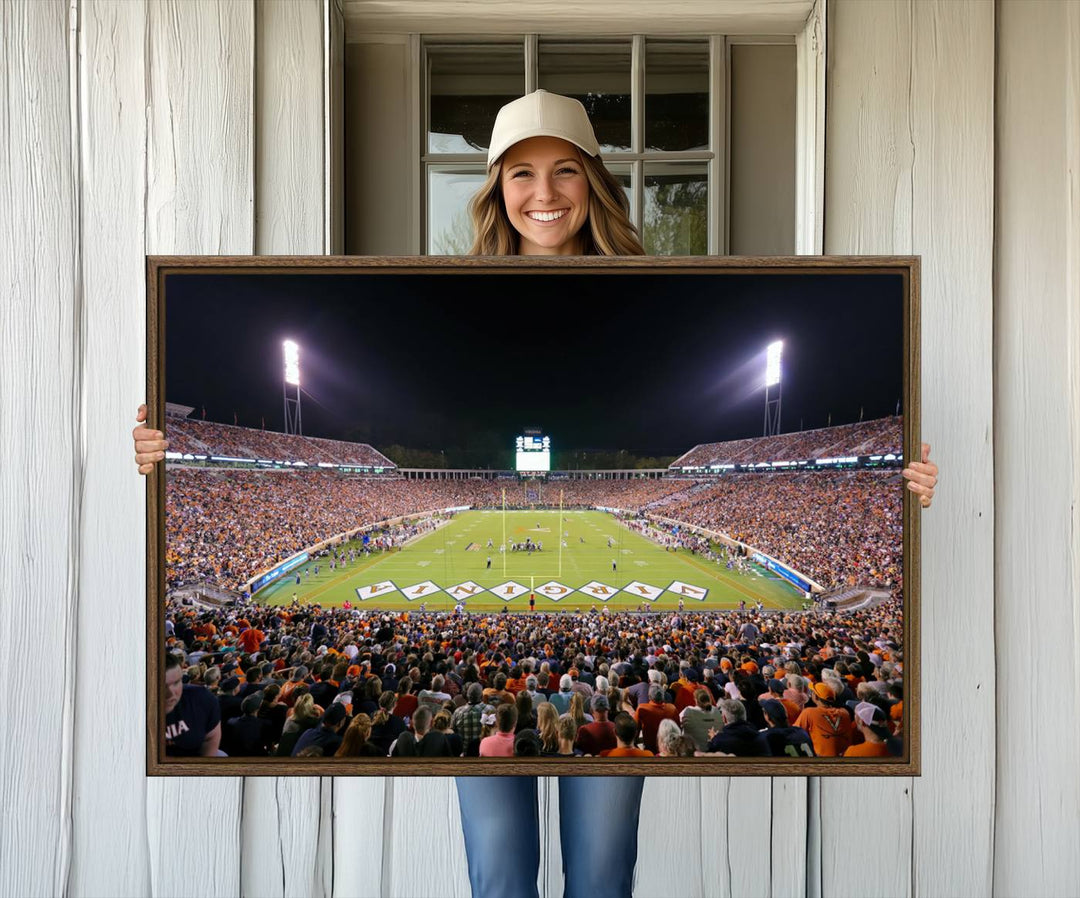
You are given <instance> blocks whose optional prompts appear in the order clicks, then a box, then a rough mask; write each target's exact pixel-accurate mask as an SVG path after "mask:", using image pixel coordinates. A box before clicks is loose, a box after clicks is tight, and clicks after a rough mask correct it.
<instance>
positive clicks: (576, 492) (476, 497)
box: [165, 467, 688, 590]
mask: <svg viewBox="0 0 1080 898" xmlns="http://www.w3.org/2000/svg"><path fill="white" fill-rule="evenodd" d="M687 485H688V484H687V483H685V482H681V481H663V480H603V481H588V480H571V481H566V482H564V483H561V484H560V485H559V486H558V487H557V488H556V487H554V486H552V487H545V488H544V491H543V496H542V501H544V502H545V503H546V504H554V505H555V506H558V502H559V499H558V495H559V491H560V490H561V491H562V493H563V503H564V505H565V507H567V508H573V507H592V506H593V505H595V504H603V502H601V499H603V500H604V501H606V502H617V503H620V505H625V506H627V507H632V508H636V507H640V506H642V505H644V504H647V503H648V502H650V501H654V500H656V499H658V498H661V497H662V496H664V495H666V494H669V493H674V492H679V491H681V490H684V489H685V488H686V487H687ZM504 489H505V490H506V501H507V503H508V505H509V506H510V507H522V506H525V505H528V504H529V503H528V501H527V497H526V484H524V483H517V482H509V483H508V484H507V483H503V482H500V481H493V480H404V479H400V478H397V479H374V478H364V477H355V476H349V475H341V474H338V473H336V472H334V471H330V470H326V469H314V470H301V471H294V470H288V469H280V470H265V471H259V470H230V469H220V468H184V467H170V468H168V469H167V472H166V486H165V533H166V541H165V545H166V549H165V577H166V585H167V587H168V588H169V589H173V588H176V587H178V586H180V585H182V584H184V583H193V582H198V581H201V580H207V579H209V580H212V581H214V582H216V583H219V584H220V585H222V586H226V587H228V588H230V589H236V590H239V589H240V588H241V587H242V585H243V583H245V582H246V581H247V580H248V579H250V578H251V577H253V576H255V575H256V574H257V573H259V572H261V571H264V570H266V569H268V568H271V567H273V566H274V565H275V564H278V563H280V562H282V561H284V560H286V559H288V558H289V557H291V556H292V555H294V554H296V553H297V552H299V551H301V550H303V549H305V548H307V547H308V546H310V545H313V544H315V543H317V542H320V541H322V540H325V539H328V538H330V537H331V536H334V535H336V534H338V533H344V532H346V531H351V530H354V529H356V528H359V527H362V526H365V525H369V524H375V523H378V522H380V521H384V520H387V519H391V518H396V517H399V516H402V515H418V514H422V513H424V512H430V511H435V510H437V509H444V508H455V507H461V506H466V505H469V506H473V507H491V508H494V507H499V506H501V504H502V501H503V490H504Z"/></svg>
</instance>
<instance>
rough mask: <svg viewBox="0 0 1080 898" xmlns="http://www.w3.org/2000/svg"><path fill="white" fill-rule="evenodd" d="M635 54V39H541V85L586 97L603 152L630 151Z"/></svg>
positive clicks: (584, 99)
mask: <svg viewBox="0 0 1080 898" xmlns="http://www.w3.org/2000/svg"><path fill="white" fill-rule="evenodd" d="M630 55H631V43H630V41H629V40H625V41H618V42H604V43H588V44H581V43H570V42H567V41H540V44H539V57H540V58H539V64H538V85H539V87H541V88H543V89H544V90H549V91H551V92H552V93H556V94H563V95H565V96H568V97H573V98H574V99H576V100H580V101H581V103H582V105H583V106H584V107H585V111H586V112H588V113H589V119H590V120H591V121H592V124H593V130H595V131H596V139H597V140H598V141H599V143H600V152H601V153H614V152H619V151H623V152H626V151H629V150H630Z"/></svg>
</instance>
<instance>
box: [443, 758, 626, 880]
mask: <svg viewBox="0 0 1080 898" xmlns="http://www.w3.org/2000/svg"><path fill="white" fill-rule="evenodd" d="M536 783H537V778H536V777H535V776H459V777H457V791H458V805H459V806H460V808H461V825H462V828H463V829H464V831H465V854H466V855H467V857H468V860H469V884H470V886H471V887H472V894H473V898H538V892H537V888H536V879H537V876H538V874H539V870H540V813H539V803H538V799H537V791H536ZM644 785H645V778H644V777H642V776H561V777H559V830H560V843H561V845H562V861H563V880H564V887H563V898H630V895H631V891H632V888H633V884H634V864H635V863H636V862H637V829H638V814H639V812H640V810H641V790H642V788H643V787H644Z"/></svg>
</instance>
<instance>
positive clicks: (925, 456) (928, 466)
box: [904, 443, 938, 508]
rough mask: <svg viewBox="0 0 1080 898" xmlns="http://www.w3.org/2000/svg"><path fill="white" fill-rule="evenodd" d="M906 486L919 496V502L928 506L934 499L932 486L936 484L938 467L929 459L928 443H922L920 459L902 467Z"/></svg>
mask: <svg viewBox="0 0 1080 898" xmlns="http://www.w3.org/2000/svg"><path fill="white" fill-rule="evenodd" d="M904 477H905V478H906V479H907V482H908V485H907V488H908V489H909V490H911V491H912V492H913V493H914V494H915V495H916V496H918V497H919V504H920V505H922V507H923V508H929V507H930V503H931V502H933V501H934V487H936V486H937V478H938V467H937V465H935V464H934V463H933V462H932V461H930V444H929V443H923V444H922V461H921V462H917V461H913V462H912V463H911V464H910V465H908V466H907V467H906V468H904Z"/></svg>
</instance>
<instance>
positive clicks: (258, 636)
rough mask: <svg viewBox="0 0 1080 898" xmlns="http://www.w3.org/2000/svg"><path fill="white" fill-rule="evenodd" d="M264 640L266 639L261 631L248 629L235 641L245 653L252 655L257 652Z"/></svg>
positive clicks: (252, 628)
mask: <svg viewBox="0 0 1080 898" xmlns="http://www.w3.org/2000/svg"><path fill="white" fill-rule="evenodd" d="M264 639H266V634H265V633H263V631H262V630H256V629H255V628H254V627H248V628H247V629H246V630H244V632H242V633H241V634H240V637H239V638H238V639H237V640H236V641H237V643H239V645H240V648H242V649H243V650H244V651H245V652H247V653H248V654H249V655H254V654H255V653H256V652H257V651H258V650H259V646H260V645H262V643H263V640H264Z"/></svg>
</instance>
